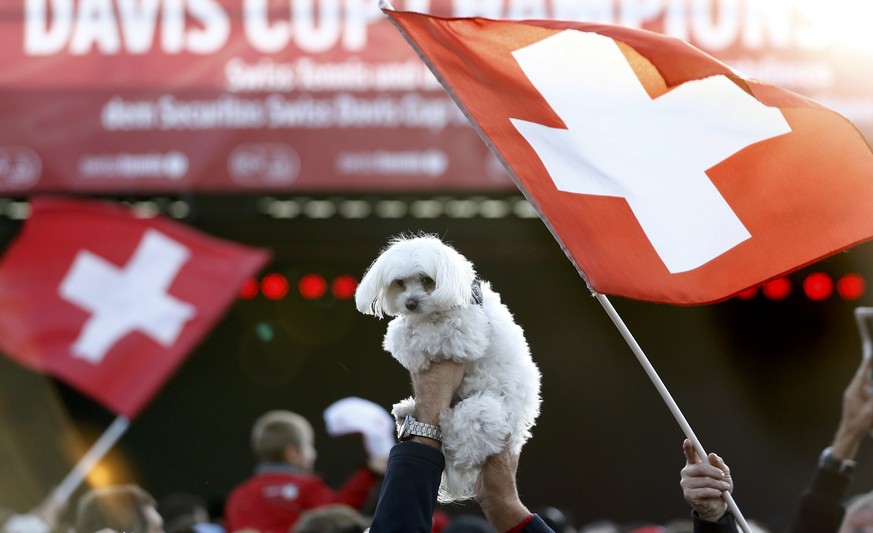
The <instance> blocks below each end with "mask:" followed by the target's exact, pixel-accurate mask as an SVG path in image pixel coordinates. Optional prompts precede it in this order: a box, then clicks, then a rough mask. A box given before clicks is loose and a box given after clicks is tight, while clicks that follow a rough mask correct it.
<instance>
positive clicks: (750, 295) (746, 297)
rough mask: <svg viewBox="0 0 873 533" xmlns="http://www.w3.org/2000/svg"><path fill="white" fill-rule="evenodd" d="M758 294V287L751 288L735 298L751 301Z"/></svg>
mask: <svg viewBox="0 0 873 533" xmlns="http://www.w3.org/2000/svg"><path fill="white" fill-rule="evenodd" d="M757 294H758V287H749V288H748V289H743V290H741V291H740V292H738V293H737V295H736V296H735V298H736V299H738V300H751V299H752V298H754V297H755V296H757Z"/></svg>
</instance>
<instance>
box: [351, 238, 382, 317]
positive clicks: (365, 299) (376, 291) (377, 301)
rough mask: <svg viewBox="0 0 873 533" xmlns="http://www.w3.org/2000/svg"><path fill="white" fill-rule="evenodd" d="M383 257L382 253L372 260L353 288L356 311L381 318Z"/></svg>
mask: <svg viewBox="0 0 873 533" xmlns="http://www.w3.org/2000/svg"><path fill="white" fill-rule="evenodd" d="M383 258H384V254H382V255H380V256H379V257H377V258H376V260H375V261H373V264H372V265H370V268H368V269H367V271H366V272H365V273H364V277H363V279H361V283H359V284H358V288H357V289H355V306H357V308H358V311H360V312H361V313H364V314H365V315H375V316H376V317H377V318H382V315H383V314H384V305H383V300H384V296H383V291H382V288H383V286H384V277H385V264H386V260H384V259H383Z"/></svg>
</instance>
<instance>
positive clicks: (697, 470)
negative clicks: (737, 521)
mask: <svg viewBox="0 0 873 533" xmlns="http://www.w3.org/2000/svg"><path fill="white" fill-rule="evenodd" d="M682 451H683V452H684V453H685V468H683V469H682V480H681V481H680V483H679V484H680V485H681V486H682V495H683V496H684V497H685V501H687V502H688V504H689V505H690V506H691V508H692V509H694V510H695V511H697V514H698V515H700V518H702V519H703V520H706V521H708V522H715V521H717V520H718V519H719V518H721V517H722V515H723V514H724V513H725V512H726V511H727V508H728V505H727V501H726V500H725V499H724V497H723V496H722V493H723V492H724V491H728V492H731V491H733V489H734V482H733V480H732V479H731V473H730V469H729V468H728V467H727V465H726V464H725V462H724V460H722V458H721V457H719V456H718V455H716V454H714V453H711V454H709V456H708V457H707V460H706V461H702V460H701V459H700V458H699V457H698V455H697V451H696V450H695V449H694V445H693V444H692V443H691V441H690V440H688V439H685V442H683V443H682Z"/></svg>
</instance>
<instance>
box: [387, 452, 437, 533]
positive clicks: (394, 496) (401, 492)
mask: <svg viewBox="0 0 873 533" xmlns="http://www.w3.org/2000/svg"><path fill="white" fill-rule="evenodd" d="M445 464H446V460H445V458H444V457H443V454H442V453H441V452H440V451H439V450H437V449H435V448H431V447H430V446H428V445H426V444H421V443H418V442H400V443H398V444H395V445H394V447H393V448H391V452H390V453H389V455H388V469H387V470H386V471H385V480H384V481H383V482H382V492H381V493H380V494H379V503H378V504H377V505H376V511H375V513H374V514H373V522H372V523H371V525H370V531H371V532H372V533H431V527H432V523H433V513H434V509H435V508H436V501H437V493H438V491H439V486H440V477H441V476H442V473H443V467H445Z"/></svg>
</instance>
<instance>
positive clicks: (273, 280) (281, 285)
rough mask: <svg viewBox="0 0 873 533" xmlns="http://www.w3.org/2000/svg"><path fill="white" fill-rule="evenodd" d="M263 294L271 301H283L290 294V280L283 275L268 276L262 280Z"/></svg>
mask: <svg viewBox="0 0 873 533" xmlns="http://www.w3.org/2000/svg"><path fill="white" fill-rule="evenodd" d="M261 292H262V293H263V294H264V296H266V297H267V298H269V299H270V300H281V299H282V298H284V297H285V295H286V294H288V280H287V279H285V276H283V275H282V274H267V275H266V276H264V277H263V279H261Z"/></svg>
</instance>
